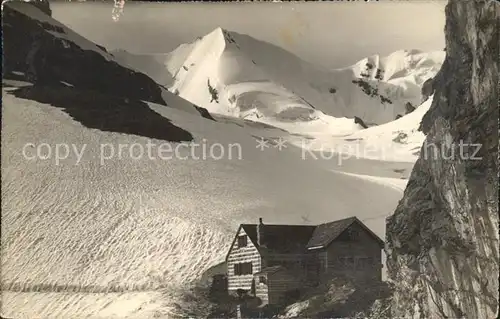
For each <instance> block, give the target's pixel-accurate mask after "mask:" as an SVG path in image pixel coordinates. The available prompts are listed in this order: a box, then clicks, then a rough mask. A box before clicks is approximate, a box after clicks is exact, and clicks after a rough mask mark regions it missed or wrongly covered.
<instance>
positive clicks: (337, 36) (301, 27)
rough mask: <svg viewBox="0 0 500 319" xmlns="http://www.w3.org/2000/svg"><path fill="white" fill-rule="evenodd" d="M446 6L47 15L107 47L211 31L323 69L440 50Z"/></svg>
mask: <svg viewBox="0 0 500 319" xmlns="http://www.w3.org/2000/svg"><path fill="white" fill-rule="evenodd" d="M445 5H446V1H440V0H438V1H430V0H427V1H425V0H414V1H403V0H400V1H390V0H386V1H379V2H368V3H365V2H345V1H327V2H283V3H272V2H247V3H245V2H238V3H236V2H210V3H207V2H205V3H200V2H198V3H196V2H184V3H180V2H178V3H177V2H171V3H165V2H163V3H146V2H144V3H137V2H134V3H133V2H128V3H125V8H124V12H123V15H122V16H121V17H120V19H119V20H118V21H117V22H114V21H113V20H112V18H111V11H112V8H113V2H108V3H95V2H94V3H85V2H62V3H61V2H52V3H51V7H52V10H53V17H54V18H56V19H57V20H59V21H61V22H62V23H64V24H66V25H67V26H69V27H71V28H72V29H73V30H75V31H77V32H78V33H80V34H81V35H83V36H85V37H87V38H88V39H90V40H92V41H94V42H96V43H98V44H100V45H103V46H105V47H106V48H108V49H111V50H112V49H117V48H121V49H125V50H127V51H130V52H134V53H166V52H170V51H172V50H173V49H175V48H176V47H177V46H178V45H180V44H182V43H188V42H191V41H193V40H194V39H196V37H199V36H203V35H205V34H208V33H209V32H211V31H212V30H214V29H215V28H217V27H219V26H220V27H222V28H224V29H227V30H230V31H235V32H238V33H243V34H247V35H250V36H252V37H254V38H257V39H259V40H263V41H266V42H270V43H273V44H275V45H278V46H280V47H282V48H284V49H286V50H288V51H290V52H292V53H294V54H296V55H297V56H299V57H301V58H302V59H304V60H306V61H309V62H311V63H313V64H316V65H318V66H320V67H324V68H329V69H333V68H341V67H346V66H349V65H351V64H354V63H355V62H357V61H359V60H361V59H363V58H365V57H367V56H370V55H373V54H381V55H387V54H389V53H392V52H394V51H396V50H400V49H420V50H424V51H433V50H442V49H443V48H444V46H445V44H444V23H445V16H444V7H445Z"/></svg>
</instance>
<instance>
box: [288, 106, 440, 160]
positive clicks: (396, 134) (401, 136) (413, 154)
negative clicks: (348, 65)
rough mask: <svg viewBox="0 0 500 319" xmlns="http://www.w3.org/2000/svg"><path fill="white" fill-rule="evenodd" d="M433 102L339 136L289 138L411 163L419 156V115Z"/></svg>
mask: <svg viewBox="0 0 500 319" xmlns="http://www.w3.org/2000/svg"><path fill="white" fill-rule="evenodd" d="M431 104H432V96H431V97H429V99H428V100H427V101H425V102H424V103H422V105H420V106H418V107H417V108H416V109H415V111H413V112H412V113H409V114H407V115H405V116H402V117H400V118H399V119H397V120H395V121H392V122H389V123H386V124H382V125H378V126H372V127H369V128H367V129H364V130H359V131H357V132H354V133H352V134H346V135H344V136H342V137H339V136H331V135H327V134H324V135H315V136H313V137H311V138H310V139H309V140H308V141H307V143H304V141H303V138H300V137H292V138H290V139H289V142H290V143H292V144H294V145H297V146H300V147H306V148H308V149H310V150H317V151H321V150H323V151H325V150H326V151H332V152H336V153H340V154H344V156H345V157H347V158H349V157H354V158H369V159H375V160H382V161H396V162H408V163H414V162H415V161H416V159H417V158H418V155H419V153H420V149H421V147H422V144H423V142H424V140H425V135H424V134H423V133H422V132H420V131H418V127H419V126H420V122H421V121H422V117H423V116H424V115H425V113H426V112H427V111H428V110H429V108H430V106H431Z"/></svg>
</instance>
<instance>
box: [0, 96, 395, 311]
mask: <svg viewBox="0 0 500 319" xmlns="http://www.w3.org/2000/svg"><path fill="white" fill-rule="evenodd" d="M3 99H4V109H3V119H4V121H3V123H4V126H3V128H2V129H3V131H2V133H3V134H2V148H3V150H4V152H3V154H4V156H2V198H3V201H2V212H3V215H2V218H3V219H2V257H3V258H2V285H3V287H10V290H17V291H19V290H20V291H25V292H29V291H38V292H43V293H45V292H46V293H49V292H52V291H53V290H56V291H57V289H60V290H63V291H65V290H66V289H68V290H70V291H74V292H94V293H95V292H98V293H103V292H126V291H150V290H157V289H161V288H170V290H176V289H180V287H182V286H183V285H185V284H186V283H189V282H191V281H193V280H196V279H197V278H199V276H201V275H202V273H203V271H204V270H205V269H206V268H208V267H210V266H212V265H214V264H217V263H219V262H221V261H222V260H223V258H224V256H225V253H226V250H227V248H228V247H227V246H228V243H230V240H231V238H232V236H233V235H234V234H233V233H234V230H235V229H236V227H237V225H238V224H239V223H242V222H254V221H255V220H257V218H258V217H260V216H262V217H264V220H269V221H273V222H276V223H280V222H281V223H284V222H289V223H304V222H305V221H306V222H308V223H320V222H324V221H328V220H333V219H340V218H344V217H348V216H351V215H357V216H358V217H359V218H361V219H364V218H370V217H371V216H386V215H387V214H388V212H391V211H392V210H393V209H394V207H395V205H396V204H397V201H398V199H399V198H400V196H401V193H400V192H396V191H393V190H391V189H384V188H380V187H379V186H378V185H377V184H375V183H372V182H369V181H363V180H359V179H358V178H353V177H350V176H346V175H344V174H340V173H337V172H331V171H328V170H327V169H326V168H325V163H323V162H321V164H320V162H319V161H315V160H312V159H307V160H303V159H302V158H301V157H300V152H299V151H298V149H292V148H291V149H283V150H282V151H278V150H277V149H267V150H265V151H260V150H259V149H256V140H255V138H254V137H253V135H254V134H256V131H259V130H260V131H263V133H264V134H262V135H263V136H266V135H267V136H273V135H274V133H278V134H277V135H278V136H279V132H281V131H278V130H265V129H255V128H241V127H239V126H236V125H229V124H224V123H218V122H213V121H210V120H207V119H204V118H202V117H200V116H195V115H191V114H189V113H186V112H182V111H178V110H175V109H171V108H169V107H165V106H160V105H152V106H151V107H152V109H153V110H155V111H157V112H158V113H160V114H161V115H162V116H165V117H167V118H168V119H170V120H171V121H172V122H173V123H174V124H175V125H178V126H180V127H182V128H183V129H186V130H188V131H189V132H191V133H192V134H193V135H194V136H195V139H196V141H198V142H203V141H204V140H206V141H207V142H206V143H208V144H207V145H210V144H212V143H220V144H221V145H229V144H233V143H238V144H239V145H241V160H238V159H234V158H233V159H221V160H216V159H210V158H208V159H206V160H196V159H192V158H191V159H190V158H189V155H190V154H189V152H188V149H184V148H181V152H183V153H182V154H179V158H184V157H187V159H172V160H166V161H165V160H159V159H156V160H151V159H149V158H147V157H146V158H142V159H138V160H136V159H133V158H131V157H130V155H129V154H128V153H124V154H123V156H122V158H121V159H119V158H115V159H109V160H106V161H105V163H104V165H102V164H101V153H100V145H101V144H111V145H114V147H118V144H127V145H131V144H141V145H146V143H148V139H147V138H143V137H140V136H134V135H126V134H117V133H108V132H101V131H98V130H93V129H87V128H85V127H83V126H82V125H81V124H79V123H78V122H76V121H74V120H72V119H71V118H70V117H69V116H68V115H67V114H65V113H64V112H63V111H61V110H59V109H55V108H53V107H51V106H49V105H44V104H39V103H36V102H33V101H29V100H22V99H18V98H15V97H13V96H12V95H10V94H9V93H7V92H4V94H3ZM6 123H7V124H6ZM55 123H57V128H58V129H57V130H54V129H53V127H54V125H55ZM61 142H64V143H67V144H70V145H77V146H83V145H86V151H85V152H84V154H83V157H82V158H81V161H80V162H79V163H78V165H77V164H76V160H77V158H76V155H75V156H69V157H68V159H66V160H63V161H61V162H60V163H59V165H55V163H54V161H53V160H51V159H47V160H42V159H33V160H27V159H25V158H24V157H23V154H22V150H23V147H24V146H25V144H26V143H33V144H34V145H37V146H38V145H40V144H42V143H48V144H49V145H52V146H54V147H55V144H56V143H61ZM155 142H156V143H161V142H162V141H155ZM27 153H28V155H29V156H30V157H31V156H33V154H34V153H33V151H30V149H28V151H27ZM235 155H237V154H236V153H235ZM353 161H354V160H353ZM327 164H328V165H329V168H330V169H329V170H331V169H340V170H341V169H342V166H341V165H337V163H336V162H334V161H331V162H327ZM354 165H355V163H354ZM360 194H362V196H363V197H364V199H365V200H364V201H359V196H360ZM380 198H384V200H383V201H381V200H380ZM367 224H368V226H370V227H371V228H372V229H373V230H374V231H376V232H377V233H378V234H379V235H380V236H382V237H383V236H384V219H383V217H382V218H379V219H377V220H372V221H367ZM20 252H22V253H20ZM7 290H9V289H7ZM167 290H169V289H167ZM19 296H20V295H19V293H17V294H7V295H6V296H5V297H4V298H7V300H4V305H5V306H4V311H5V315H8V316H9V315H14V314H15V313H16V311H17V310H18V308H17V307H18V306H19V304H18V303H17V302H21V300H22V298H21V299H18V298H20V297H19ZM9 298H12V299H9ZM16 300H17V301H16ZM43 300H46V301H47V302H48V303H50V304H51V305H52V302H53V300H51V299H50V298H48V299H43ZM9 305H10V306H9ZM51 305H49V304H47V305H46V307H44V308H39V309H43V311H42V310H40V311H42V312H41V313H39V314H38V313H37V315H40V316H41V317H47V316H49V315H53V311H55V309H54V308H52V307H55V306H56V305H55V304H54V305H52V306H51ZM44 311H46V312H44Z"/></svg>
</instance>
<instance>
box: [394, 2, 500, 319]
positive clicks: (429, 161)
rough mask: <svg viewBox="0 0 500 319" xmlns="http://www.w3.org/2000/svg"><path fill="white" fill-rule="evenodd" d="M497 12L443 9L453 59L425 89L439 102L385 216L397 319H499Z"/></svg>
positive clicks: (490, 5)
mask: <svg viewBox="0 0 500 319" xmlns="http://www.w3.org/2000/svg"><path fill="white" fill-rule="evenodd" d="M499 11H500V9H499V5H498V4H497V3H495V1H486V0H474V1H462V0H450V1H449V3H448V5H447V7H446V28H445V35H446V54H447V56H446V60H445V62H444V64H443V66H442V68H441V70H440V72H439V73H438V75H437V76H436V77H435V78H434V79H433V80H432V81H430V82H429V83H427V85H426V88H427V89H429V87H431V88H432V90H427V91H429V92H431V91H434V98H433V103H432V106H431V108H430V110H429V112H427V114H426V115H425V116H424V118H423V120H422V123H421V126H420V130H422V131H423V132H424V133H425V134H426V135H427V138H426V141H425V143H424V145H423V146H422V149H421V152H420V154H421V155H420V158H419V159H418V160H417V162H416V164H415V166H414V168H413V172H412V174H411V177H410V180H409V182H408V185H407V188H406V190H405V192H404V196H403V199H402V200H401V201H400V203H399V204H398V207H397V209H396V211H395V213H394V215H393V216H391V217H389V218H388V219H387V231H386V254H387V270H388V275H389V278H390V279H391V281H392V282H393V283H394V285H395V293H394V296H393V299H392V313H391V317H395V318H497V316H498V297H499V294H498V271H499V248H498V244H499V233H498V230H499V228H498V221H499V219H498V122H497V121H498V81H499V76H498V69H499V68H498V56H499V37H498V36H499V31H498V30H499ZM430 83H432V85H431V84H430ZM427 91H426V92H427ZM429 92H428V93H427V94H424V96H425V95H428V94H429Z"/></svg>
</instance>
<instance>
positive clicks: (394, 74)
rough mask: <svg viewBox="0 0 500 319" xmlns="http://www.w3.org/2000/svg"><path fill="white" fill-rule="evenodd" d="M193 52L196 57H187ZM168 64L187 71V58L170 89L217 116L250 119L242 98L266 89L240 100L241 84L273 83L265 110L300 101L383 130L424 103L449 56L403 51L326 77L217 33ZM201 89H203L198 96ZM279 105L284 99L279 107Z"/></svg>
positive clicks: (285, 55) (273, 49)
mask: <svg viewBox="0 0 500 319" xmlns="http://www.w3.org/2000/svg"><path fill="white" fill-rule="evenodd" d="M190 49H191V53H189V54H186V51H187V50H190ZM169 59H170V60H172V61H174V60H175V64H176V65H181V63H180V61H181V60H182V59H184V61H185V62H184V63H183V64H182V66H180V67H179V68H177V71H176V75H175V79H174V80H175V83H176V84H174V85H173V86H172V87H171V88H170V90H171V91H173V92H178V94H179V95H180V96H182V97H183V98H185V99H187V100H189V101H191V102H193V103H195V104H198V105H200V106H203V107H205V108H207V109H208V110H209V111H211V112H214V113H219V114H225V115H232V116H246V113H247V112H244V113H245V114H240V105H239V103H240V100H239V97H240V95H242V94H246V93H248V92H255V94H257V92H261V89H262V86H257V87H254V86H253V85H251V84H248V85H246V86H245V88H246V92H244V91H243V90H241V89H240V90H239V92H238V94H235V93H234V92H231V85H234V84H238V85H240V88H241V85H242V83H260V82H268V85H267V86H266V87H267V88H269V87H270V86H271V85H275V86H276V87H277V88H279V89H277V90H279V91H280V92H279V93H277V92H272V93H271V92H267V91H269V89H267V90H265V91H264V92H262V93H266V92H267V93H268V94H273V95H274V99H273V101H272V102H266V103H264V105H263V106H264V107H270V108H271V109H272V108H273V105H276V104H277V103H280V104H282V105H283V106H282V107H280V109H283V108H285V107H287V106H288V105H289V104H290V103H291V102H290V100H289V98H290V96H292V95H293V96H295V97H294V99H293V101H294V102H292V103H291V104H292V107H293V108H294V109H297V102H298V103H299V104H300V108H301V109H303V111H304V112H305V113H306V114H308V113H311V109H316V110H317V111H321V112H323V113H324V114H326V115H330V116H334V117H340V118H342V117H347V118H353V117H354V116H358V117H360V118H361V119H363V120H364V121H365V122H366V123H372V124H381V123H386V122H389V121H392V120H394V119H395V118H396V116H397V115H398V114H399V115H402V114H404V111H405V105H406V103H408V102H410V103H411V104H412V105H419V104H420V102H421V98H422V96H421V94H420V87H421V85H422V83H423V82H424V81H425V80H427V79H428V78H430V77H432V76H434V75H435V73H436V72H437V71H438V70H439V68H440V66H441V64H442V62H443V59H444V52H443V51H439V52H430V53H424V52H420V51H418V50H411V51H407V50H401V51H397V52H394V53H392V54H390V55H389V56H387V57H380V56H378V55H375V56H372V57H368V58H366V59H363V60H361V61H359V62H358V63H356V64H355V65H353V66H350V67H347V68H344V69H338V70H321V69H318V68H317V67H315V66H314V65H311V64H310V63H307V62H305V61H303V60H301V59H300V58H298V57H296V56H295V55H293V54H291V53H289V52H287V51H285V50H283V49H281V48H279V47H277V46H274V45H272V44H269V43H266V42H263V41H259V40H257V39H254V38H252V37H250V36H247V35H243V34H238V33H236V32H231V31H227V30H223V29H221V28H217V29H216V30H214V31H213V32H211V33H210V34H208V35H206V36H204V37H202V38H200V39H199V40H197V41H195V42H193V43H191V44H188V45H182V46H180V47H179V48H178V49H177V50H175V51H174V52H171V53H170V54H169ZM205 60H206V61H208V65H209V66H206V63H205V62H204V61H205ZM367 64H369V66H370V70H368V72H367V71H366V68H367ZM199 65H201V66H202V67H199ZM204 65H205V66H204ZM378 73H380V74H378ZM360 80H361V81H360ZM188 82H192V83H191V84H189V85H188V84H187V83H188ZM209 82H210V85H211V86H212V87H213V88H215V89H216V90H217V92H218V95H219V96H218V101H217V100H214V99H213V98H212V95H211V94H210V93H209V89H208V83H209ZM363 82H367V84H368V87H367V85H365V84H364V83H363ZM194 87H198V88H199V89H198V90H197V91H196V90H194V89H193V88H194ZM285 91H287V93H285ZM278 98H283V100H282V101H279V102H278V101H277V99H278ZM257 104H259V103H258V102H257ZM260 104H262V103H260ZM243 108H244V109H245V110H247V109H248V107H247V106H243ZM259 109H260V110H262V107H260V108H257V107H256V108H255V113H256V114H257V115H260V116H261V118H262V117H269V112H267V115H266V116H264V115H263V114H259V112H260V110H259ZM312 113H314V112H312ZM313 118H314V116H313Z"/></svg>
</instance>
